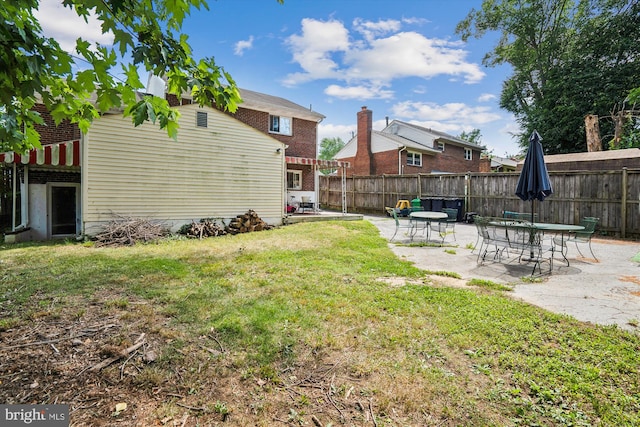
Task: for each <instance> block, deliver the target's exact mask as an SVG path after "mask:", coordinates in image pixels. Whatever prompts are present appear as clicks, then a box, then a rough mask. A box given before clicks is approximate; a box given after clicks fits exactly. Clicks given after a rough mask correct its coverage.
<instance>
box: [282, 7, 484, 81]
mask: <svg viewBox="0 0 640 427" xmlns="http://www.w3.org/2000/svg"><path fill="white" fill-rule="evenodd" d="M401 25H402V23H401V22H400V21H396V20H386V21H377V22H372V21H364V20H361V19H356V20H354V21H353V26H354V31H353V33H350V32H349V30H348V29H347V28H346V27H345V26H344V24H343V23H341V22H338V21H335V20H330V21H326V22H325V21H319V20H315V19H310V18H306V19H303V20H302V33H301V34H295V35H292V36H290V37H289V38H288V39H287V44H288V46H289V48H290V50H291V53H292V55H293V61H294V62H295V63H297V64H298V65H299V66H300V67H301V69H302V71H300V72H297V73H292V74H289V75H288V76H287V77H286V78H285V81H284V82H285V84H286V85H296V84H299V83H302V82H307V81H312V80H318V79H337V80H342V81H345V82H348V83H350V84H353V83H356V82H358V83H360V82H365V85H378V86H381V85H388V84H389V83H390V82H391V81H393V80H395V79H402V78H409V77H420V78H424V79H430V78H433V77H436V76H451V77H453V78H455V79H458V80H460V79H461V80H463V81H464V82H465V83H477V82H479V81H480V80H482V79H483V78H484V76H485V73H484V72H483V71H482V70H481V68H480V66H479V65H478V64H476V63H472V62H468V61H467V60H466V56H467V54H468V52H467V51H465V50H464V49H462V46H463V43H462V42H460V41H448V40H443V39H433V38H427V37H425V36H424V35H422V34H419V33H417V32H399V30H400V29H401ZM357 34H361V35H362V36H363V37H364V38H356V37H355V35H357Z"/></svg>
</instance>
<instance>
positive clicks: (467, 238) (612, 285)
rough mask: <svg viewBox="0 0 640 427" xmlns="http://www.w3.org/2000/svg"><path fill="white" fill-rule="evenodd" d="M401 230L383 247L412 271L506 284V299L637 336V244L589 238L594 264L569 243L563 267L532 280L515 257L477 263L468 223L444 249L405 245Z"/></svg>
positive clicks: (377, 220) (389, 222)
mask: <svg viewBox="0 0 640 427" xmlns="http://www.w3.org/2000/svg"><path fill="white" fill-rule="evenodd" d="M364 219H365V220H368V221H370V222H372V223H373V224H374V225H376V226H377V227H378V229H379V230H380V233H381V235H382V236H383V237H385V238H387V239H389V238H391V236H392V235H393V233H394V231H395V222H394V220H393V218H388V217H377V216H367V215H365V216H364ZM404 231H405V230H400V231H399V232H398V236H396V237H395V239H394V241H393V242H390V243H389V246H390V247H391V249H392V250H393V252H394V253H395V254H396V255H398V256H399V257H400V258H402V259H405V260H407V261H410V262H413V263H414V264H415V266H416V267H418V268H421V269H424V270H431V271H450V272H455V273H458V274H459V275H460V276H461V277H462V279H463V280H464V281H465V282H466V281H468V280H470V279H473V278H476V279H485V280H491V281H493V282H496V283H502V284H509V285H512V286H513V292H510V293H509V294H510V295H512V296H513V297H514V298H518V299H521V300H523V301H526V302H528V303H530V304H534V305H537V306H539V307H542V308H544V309H547V310H550V311H552V312H555V313H561V314H566V315H569V316H573V317H574V318H576V319H578V320H580V321H584V322H591V323H595V324H601V325H617V326H618V327H620V328H622V329H626V330H630V331H636V332H639V331H640V263H638V262H637V257H636V255H637V254H639V253H640V242H635V241H626V240H625V241H623V240H613V239H598V238H594V239H592V248H593V252H594V253H595V255H596V256H597V257H598V259H597V260H596V259H592V258H583V257H581V256H580V254H579V253H578V251H577V250H576V247H575V245H573V244H570V245H569V247H568V254H567V257H568V259H569V261H570V266H569V267H567V266H566V264H565V263H564V261H563V260H562V259H561V258H556V259H555V261H554V266H553V271H552V273H551V274H545V275H542V276H539V277H538V278H537V279H536V280H533V281H532V280H530V279H531V272H532V270H533V265H532V264H519V263H518V261H517V259H516V258H515V257H511V258H510V259H508V260H506V261H505V260H503V261H502V262H494V261H493V260H487V261H485V262H484V263H482V264H478V262H477V251H475V250H472V248H473V246H474V245H475V243H476V241H477V232H476V227H475V226H474V225H473V224H466V223H457V224H456V226H455V232H456V240H455V241H454V240H453V239H452V237H451V236H447V239H446V242H445V246H438V245H437V244H435V243H436V241H432V242H429V245H427V246H416V245H413V246H411V245H409V244H410V243H411V241H410V239H409V237H408V236H406V235H404V234H402V233H403V232H404ZM401 234H402V235H401ZM421 241H424V240H423V237H422V236H421V235H420V234H418V236H416V238H414V243H417V242H421ZM580 248H581V250H582V253H583V254H584V255H586V256H591V254H590V253H589V249H588V247H586V246H585V245H581V246H580ZM447 250H448V251H447ZM585 250H586V251H585ZM445 251H447V252H445ZM634 257H636V260H634ZM547 268H548V266H547ZM543 269H544V266H543Z"/></svg>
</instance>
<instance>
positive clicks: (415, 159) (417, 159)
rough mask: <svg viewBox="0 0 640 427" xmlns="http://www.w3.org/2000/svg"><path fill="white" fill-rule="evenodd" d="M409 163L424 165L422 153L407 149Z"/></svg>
mask: <svg viewBox="0 0 640 427" xmlns="http://www.w3.org/2000/svg"><path fill="white" fill-rule="evenodd" d="M407 165H409V166H422V153H415V152H413V151H407Z"/></svg>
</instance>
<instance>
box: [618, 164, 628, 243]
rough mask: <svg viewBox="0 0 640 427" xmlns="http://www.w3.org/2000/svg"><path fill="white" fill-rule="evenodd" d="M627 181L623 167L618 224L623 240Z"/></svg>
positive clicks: (625, 227)
mask: <svg viewBox="0 0 640 427" xmlns="http://www.w3.org/2000/svg"><path fill="white" fill-rule="evenodd" d="M627 179H628V176H627V168H626V167H624V168H622V192H621V197H622V200H621V201H620V203H621V204H622V206H620V216H622V218H621V220H622V221H621V222H620V237H622V238H623V239H624V238H625V237H626V236H627Z"/></svg>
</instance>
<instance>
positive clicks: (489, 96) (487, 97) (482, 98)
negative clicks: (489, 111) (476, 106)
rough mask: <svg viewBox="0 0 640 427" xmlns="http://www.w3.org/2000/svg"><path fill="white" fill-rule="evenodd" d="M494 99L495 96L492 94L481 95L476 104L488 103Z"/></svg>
mask: <svg viewBox="0 0 640 427" xmlns="http://www.w3.org/2000/svg"><path fill="white" fill-rule="evenodd" d="M496 98H497V96H495V95H494V94H491V93H483V94H482V95H480V96H479V97H478V102H489V101H493V100H494V99H496Z"/></svg>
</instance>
